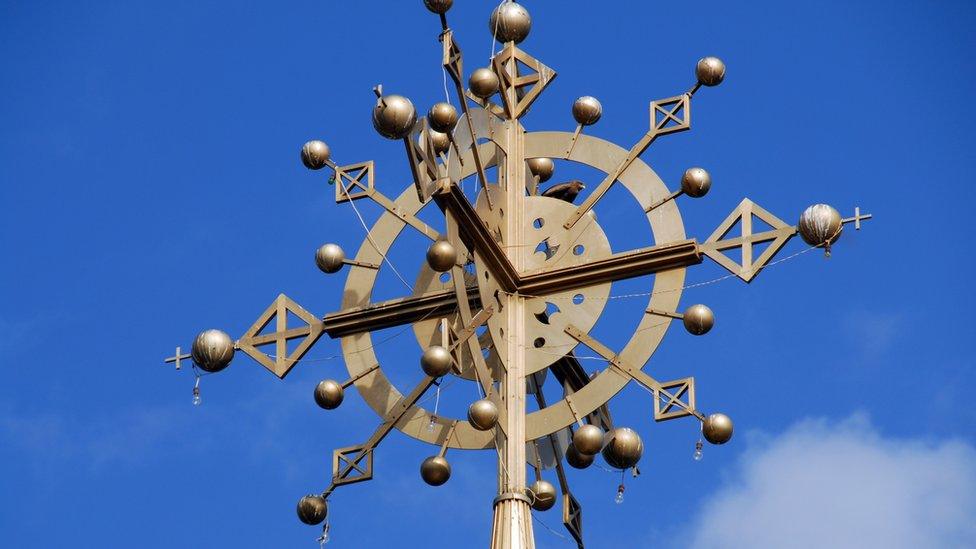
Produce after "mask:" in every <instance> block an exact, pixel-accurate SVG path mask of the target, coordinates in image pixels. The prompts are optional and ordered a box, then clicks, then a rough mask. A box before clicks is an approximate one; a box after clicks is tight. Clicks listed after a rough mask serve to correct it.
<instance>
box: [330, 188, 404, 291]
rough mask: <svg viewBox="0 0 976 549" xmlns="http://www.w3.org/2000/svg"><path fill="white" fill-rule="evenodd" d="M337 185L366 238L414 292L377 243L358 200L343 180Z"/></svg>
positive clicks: (401, 280)
mask: <svg viewBox="0 0 976 549" xmlns="http://www.w3.org/2000/svg"><path fill="white" fill-rule="evenodd" d="M336 185H339V188H341V189H342V192H343V194H345V195H346V198H347V199H348V202H349V204H350V205H351V206H352V211H354V212H356V217H358V218H359V223H360V225H362V226H363V229H364V230H365V231H366V240H369V243H370V244H372V245H373V249H374V250H376V252H377V253H379V254H380V256H382V257H383V260H384V261H386V264H387V265H389V266H390V268H391V269H393V272H394V273H395V274H396V276H397V278H399V279H400V282H402V283H403V286H404V287H405V288H406V289H407V291H408V292H410V293H413V287H411V286H410V284H408V283H407V280H406V279H405V278H403V275H401V274H400V271H398V270H397V268H396V266H395V265H393V262H392V261H390V258H388V257H386V254H385V253H383V251H382V250H380V247H379V246H377V245H376V242H375V241H374V240H373V233H372V232H370V230H369V227H367V226H366V220H365V219H363V216H362V214H360V213H359V208H357V207H356V201H355V200H353V199H352V198H351V197H350V196H349V191H348V190H346V187H345V185H343V184H342V181H336Z"/></svg>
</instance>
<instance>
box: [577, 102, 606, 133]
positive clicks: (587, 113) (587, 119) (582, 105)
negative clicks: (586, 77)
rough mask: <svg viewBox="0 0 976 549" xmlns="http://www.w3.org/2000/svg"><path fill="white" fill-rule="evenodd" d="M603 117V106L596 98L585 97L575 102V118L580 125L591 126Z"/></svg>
mask: <svg viewBox="0 0 976 549" xmlns="http://www.w3.org/2000/svg"><path fill="white" fill-rule="evenodd" d="M602 115H603V105H601V104H600V102H599V101H597V99H596V97H591V96H589V95H584V96H583V97H580V98H579V99H577V100H576V101H574V102H573V118H574V119H576V122H577V123H578V124H582V125H584V126H591V125H593V124H596V122H597V120H599V119H600V116H602Z"/></svg>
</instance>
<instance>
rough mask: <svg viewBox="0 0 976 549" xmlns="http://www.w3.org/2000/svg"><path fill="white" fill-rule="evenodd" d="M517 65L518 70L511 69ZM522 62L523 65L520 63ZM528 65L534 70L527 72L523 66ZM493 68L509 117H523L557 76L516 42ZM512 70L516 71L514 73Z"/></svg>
mask: <svg viewBox="0 0 976 549" xmlns="http://www.w3.org/2000/svg"><path fill="white" fill-rule="evenodd" d="M512 64H514V65H515V69H514V71H510V68H511V65H512ZM520 64H521V66H520ZM523 66H524V67H525V68H528V69H530V70H532V71H533V72H532V73H531V74H523V72H522V67H523ZM492 69H493V70H494V71H495V75H496V76H498V81H499V90H498V91H499V94H500V95H501V96H502V100H503V102H504V104H505V112H506V113H507V114H508V117H509V118H519V117H521V116H522V115H523V114H524V113H525V111H527V110H528V109H529V107H531V106H532V103H533V102H534V101H535V100H536V99H538V97H539V94H541V93H542V90H544V89H546V86H548V85H549V84H550V83H551V82H552V81H553V80H554V79H555V78H556V71H554V70H552V69H551V68H549V67H547V66H546V65H543V64H542V63H541V62H540V61H539V60H538V59H536V58H535V57H532V56H531V55H529V54H527V53H525V52H524V51H522V50H520V49H518V48H517V47H515V43H514V42H510V43H509V44H508V45H507V46H505V48H504V49H503V50H502V51H501V52H500V53H499V54H498V55H496V56H495V58H494V59H493V60H492ZM510 72H514V73H515V75H514V76H513V75H512V74H510ZM529 86H531V88H530V89H528V90H527V91H525V92H524V93H521V96H520V92H522V89H523V88H526V87H529Z"/></svg>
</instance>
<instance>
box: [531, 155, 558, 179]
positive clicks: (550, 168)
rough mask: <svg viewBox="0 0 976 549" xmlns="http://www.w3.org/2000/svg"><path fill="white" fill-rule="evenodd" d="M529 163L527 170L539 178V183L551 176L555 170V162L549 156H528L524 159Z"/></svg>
mask: <svg viewBox="0 0 976 549" xmlns="http://www.w3.org/2000/svg"><path fill="white" fill-rule="evenodd" d="M526 162H527V163H528V164H529V171H530V172H532V175H534V176H536V177H538V178H539V183H545V182H546V181H549V178H550V177H552V172H554V171H556V164H555V163H553V161H552V159H551V158H544V157H543V158H530V159H528V160H526Z"/></svg>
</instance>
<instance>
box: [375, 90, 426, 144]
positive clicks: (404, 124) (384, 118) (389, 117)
mask: <svg viewBox="0 0 976 549" xmlns="http://www.w3.org/2000/svg"><path fill="white" fill-rule="evenodd" d="M416 122H417V111H416V109H414V108H413V103H411V102H410V100H409V99H407V98H406V97H403V96H402V95H395V94H391V95H384V96H383V97H381V98H379V99H378V100H377V101H376V106H375V107H373V127H374V128H376V131H377V132H379V134H380V135H382V136H383V137H387V138H389V139H403V138H404V137H406V136H407V135H409V134H410V130H412V129H413V125H414V123H416Z"/></svg>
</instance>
